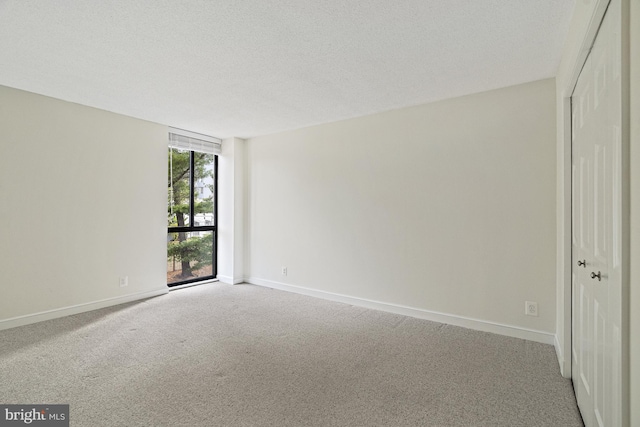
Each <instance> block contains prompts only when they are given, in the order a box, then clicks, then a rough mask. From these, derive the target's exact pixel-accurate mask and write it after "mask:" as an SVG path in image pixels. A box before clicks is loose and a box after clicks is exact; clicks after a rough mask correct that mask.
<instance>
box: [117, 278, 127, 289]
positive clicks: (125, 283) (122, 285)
mask: <svg viewBox="0 0 640 427" xmlns="http://www.w3.org/2000/svg"><path fill="white" fill-rule="evenodd" d="M119 283H120V287H121V288H124V287H125V286H129V276H124V277H121V278H120V281H119Z"/></svg>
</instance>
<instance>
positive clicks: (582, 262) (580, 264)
mask: <svg viewBox="0 0 640 427" xmlns="http://www.w3.org/2000/svg"><path fill="white" fill-rule="evenodd" d="M580 266H582V267H584V268H587V260H586V259H585V260H583V261H580V260H578V267H580Z"/></svg>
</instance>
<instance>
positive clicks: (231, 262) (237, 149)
mask: <svg viewBox="0 0 640 427" xmlns="http://www.w3.org/2000/svg"><path fill="white" fill-rule="evenodd" d="M244 145H245V141H244V140H243V139H240V138H228V139H225V140H224V141H222V154H221V155H220V156H219V157H218V176H219V179H218V188H219V190H218V279H220V281H222V282H225V283H229V284H237V283H242V281H243V279H244V221H245V218H244V198H245V194H244V189H245V185H244V175H245V170H244V162H245V159H244Z"/></svg>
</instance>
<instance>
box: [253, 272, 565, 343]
mask: <svg viewBox="0 0 640 427" xmlns="http://www.w3.org/2000/svg"><path fill="white" fill-rule="evenodd" d="M244 282H246V283H250V284H252V285H257V286H264V287H267V288H273V289H278V290H282V291H288V292H294V293H298V294H302V295H308V296H312V297H316V298H323V299H327V300H331V301H337V302H342V303H345V304H350V305H355V306H359V307H366V308H372V309H375V310H381V311H387V312H389V313H395V314H402V315H404V316H411V317H416V318H419V319H425V320H430V321H433V322H438V323H446V324H448V325H454V326H460V327H463V328H467V329H474V330H477V331H483V332H491V333H494V334H498V335H505V336H508V337H514V338H521V339H524V340H529V341H535V342H539V343H543V344H549V345H554V344H555V341H556V340H555V335H554V334H551V333H548V332H543V331H536V330H533V329H525V328H520V327H517V326H509V325H503V324H499V323H494V322H488V321H485V320H479V319H472V318H469V317H463V316H457V315H454V314H446V313H439V312H436V311H429V310H424V309H421V308H415V307H407V306H403V305H398V304H390V303H386V302H381V301H373V300H368V299H364V298H357V297H352V296H349V295H342V294H336V293H333V292H326V291H319V290H316V289H310V288H305V287H302V286H295V285H288V284H285V283H280V282H275V281H272V280H265V279H260V278H257V277H248V278H245V280H244Z"/></svg>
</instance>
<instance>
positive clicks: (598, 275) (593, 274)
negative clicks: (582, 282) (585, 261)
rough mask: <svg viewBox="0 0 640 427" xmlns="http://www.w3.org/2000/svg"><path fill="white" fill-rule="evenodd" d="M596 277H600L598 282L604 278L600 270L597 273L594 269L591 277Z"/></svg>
mask: <svg viewBox="0 0 640 427" xmlns="http://www.w3.org/2000/svg"><path fill="white" fill-rule="evenodd" d="M596 277H597V278H598V282H599V281H601V280H602V276H600V272H599V271H598V274H596V273H595V272H593V271H592V272H591V278H592V279H595V278H596Z"/></svg>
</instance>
